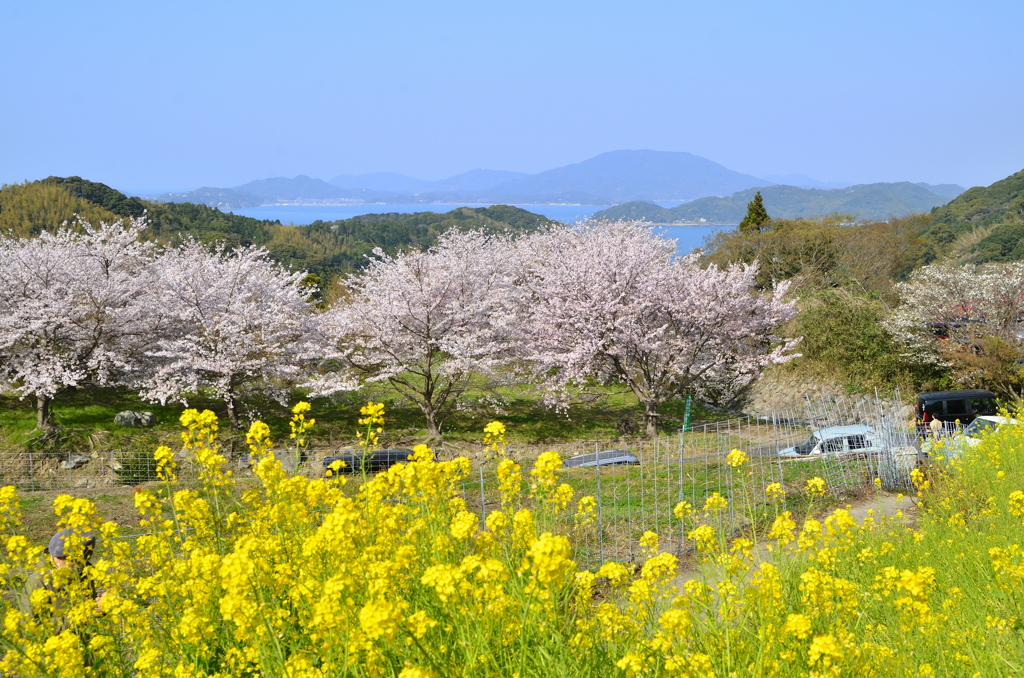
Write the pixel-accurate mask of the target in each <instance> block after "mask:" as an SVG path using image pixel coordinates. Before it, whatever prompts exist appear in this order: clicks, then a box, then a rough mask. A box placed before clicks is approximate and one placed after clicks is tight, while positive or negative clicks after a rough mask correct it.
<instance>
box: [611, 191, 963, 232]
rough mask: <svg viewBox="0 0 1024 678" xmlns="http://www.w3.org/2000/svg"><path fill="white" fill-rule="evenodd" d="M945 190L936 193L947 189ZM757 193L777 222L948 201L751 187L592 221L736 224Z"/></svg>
mask: <svg viewBox="0 0 1024 678" xmlns="http://www.w3.org/2000/svg"><path fill="white" fill-rule="evenodd" d="M948 188H949V187H948V186H943V187H936V190H943V191H944V192H945V191H947V190H948ZM757 191H760V192H761V195H762V197H763V198H764V204H765V207H767V209H768V212H769V213H771V215H772V216H773V217H775V218H777V219H799V218H804V219H807V218H810V217H815V216H821V215H825V214H833V213H836V212H839V213H842V214H850V215H853V216H854V217H856V218H861V219H875V220H877V219H888V218H889V217H891V216H893V215H896V216H905V215H907V214H913V213H916V212H927V211H928V210H930V209H932V208H933V207H936V206H938V205H942V204H943V203H945V202H946V201H947V200H948V199H949V198H948V197H946V196H945V195H940V194H938V193H935V192H933V191H931V190H928V189H927V188H925V187H924V186H921V185H919V184H912V183H910V182H908V181H903V182H899V183H895V184H885V183H879V184H860V185H858V186H850V187H849V188H839V189H832V190H823V189H818V188H809V189H808V188H796V187H795V186H767V187H765V188H759V189H755V188H751V189H747V190H744V191H740V192H738V193H733V194H732V195H730V196H728V197H725V198H715V197H712V198H701V199H700V200H694V201H693V202H688V203H684V204H682V205H678V206H676V207H672V208H670V209H665V208H662V207H659V206H658V205H653V204H651V203H643V202H631V203H626V204H623V205H616V206H615V207H611V208H609V209H606V210H602V211H601V212H598V213H597V214H595V215H594V216H595V217H598V218H608V219H622V218H637V219H639V218H643V219H647V220H649V221H651V222H653V223H665V224H671V223H700V222H701V220H702V219H703V220H704V222H706V223H709V224H737V223H739V222H740V220H741V219H742V218H743V215H744V214H746V212H747V203H749V202H750V201H751V200H753V198H754V194H755V193H756V192H757Z"/></svg>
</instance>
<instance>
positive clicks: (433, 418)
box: [423, 407, 441, 442]
mask: <svg viewBox="0 0 1024 678" xmlns="http://www.w3.org/2000/svg"><path fill="white" fill-rule="evenodd" d="M423 414H425V415H426V416H427V440H435V441H437V442H440V441H441V426H440V425H439V424H438V422H437V413H436V412H434V409H433V408H431V407H425V408H423Z"/></svg>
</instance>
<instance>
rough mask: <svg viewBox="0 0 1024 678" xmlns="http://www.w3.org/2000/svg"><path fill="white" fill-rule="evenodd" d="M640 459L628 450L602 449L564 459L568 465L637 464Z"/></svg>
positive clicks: (581, 466)
mask: <svg viewBox="0 0 1024 678" xmlns="http://www.w3.org/2000/svg"><path fill="white" fill-rule="evenodd" d="M639 463H640V460H639V459H637V458H636V456H635V455H634V454H633V453H632V452H630V451H629V450H603V451H601V452H592V453H591V454H580V455H577V456H575V457H570V458H569V459H566V460H565V465H566V466H568V467H570V468H571V467H580V468H583V467H587V466H620V465H623V464H631V465H635V464H639Z"/></svg>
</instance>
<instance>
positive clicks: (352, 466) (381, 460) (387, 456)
mask: <svg viewBox="0 0 1024 678" xmlns="http://www.w3.org/2000/svg"><path fill="white" fill-rule="evenodd" d="M412 454H413V452H412V450H406V449H403V448H395V449H389V450H374V451H373V452H370V454H369V455H366V454H363V453H360V454H341V455H338V456H336V457H327V458H326V459H324V472H325V473H326V472H327V469H329V468H330V467H331V464H333V463H334V462H336V461H343V462H345V465H344V466H342V467H341V469H340V470H339V473H362V472H363V466H364V461H363V460H364V459H365V460H366V461H365V466H366V469H365V470H366V472H367V473H377V472H379V471H387V470H388V469H389V468H391V467H392V466H394V465H395V464H398V463H403V462H407V461H409V457H411V456H412Z"/></svg>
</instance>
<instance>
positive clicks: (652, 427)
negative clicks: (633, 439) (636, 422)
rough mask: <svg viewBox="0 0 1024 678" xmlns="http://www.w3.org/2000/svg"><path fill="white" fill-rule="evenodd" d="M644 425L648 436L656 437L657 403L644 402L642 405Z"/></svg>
mask: <svg viewBox="0 0 1024 678" xmlns="http://www.w3.org/2000/svg"><path fill="white" fill-rule="evenodd" d="M644 427H645V428H646V429H647V437H648V438H657V437H658V404H657V403H646V404H645V405H644Z"/></svg>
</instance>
